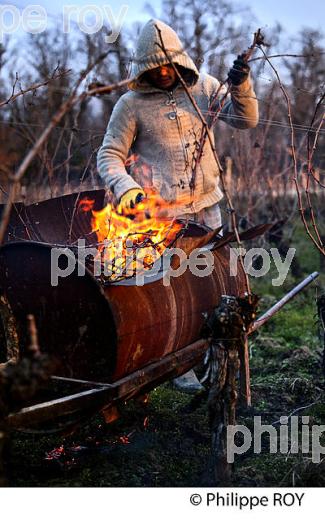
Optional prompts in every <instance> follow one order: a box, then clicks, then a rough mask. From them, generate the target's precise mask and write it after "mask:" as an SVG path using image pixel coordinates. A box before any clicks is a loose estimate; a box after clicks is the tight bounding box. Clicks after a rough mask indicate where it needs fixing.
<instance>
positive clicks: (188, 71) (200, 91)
mask: <svg viewBox="0 0 325 520" xmlns="http://www.w3.org/2000/svg"><path fill="white" fill-rule="evenodd" d="M157 28H158V29H159V31H160V34H161V37H162V40H163V42H164V46H165V48H166V50H167V53H168V56H169V57H170V58H171V59H172V61H173V63H174V65H175V66H176V67H177V69H178V71H179V73H180V74H181V76H182V78H183V79H184V81H185V83H186V84H187V87H188V88H189V90H190V92H191V94H192V96H193V97H194V99H195V101H196V103H197V105H198V107H199V108H200V110H201V112H202V114H203V115H206V114H207V113H208V110H209V105H210V102H211V100H212V98H213V97H214V96H215V95H216V93H217V92H218V90H219V88H220V82H219V81H218V80H217V79H216V78H214V77H212V76H210V75H209V74H205V73H199V72H198V70H197V68H196V66H195V64H194V62H193V61H192V59H191V58H190V57H189V56H188V54H187V53H186V52H185V51H184V49H183V47H182V44H181V42H180V40H179V38H178V36H177V34H176V33H175V31H174V30H173V29H172V28H171V27H169V26H168V25H166V24H165V23H163V22H161V21H159V20H154V19H152V20H149V21H148V22H147V24H146V25H145V26H144V27H143V29H142V31H141V33H140V36H139V39H138V43H137V47H136V53H135V59H134V62H133V69H132V74H131V75H132V78H133V80H132V81H130V83H129V85H128V86H129V91H128V92H127V93H126V94H124V95H122V96H121V97H120V99H119V100H118V102H117V103H116V105H115V107H114V110H113V112H112V114H111V117H110V120H109V122H108V126H107V131H106V134H105V137H104V141H103V144H102V146H101V148H100V150H99V152H98V157H97V165H98V171H99V174H100V176H101V177H102V179H103V180H104V183H105V186H106V187H107V188H108V189H109V190H110V192H111V193H112V194H113V195H114V198H115V201H116V202H117V203H118V204H119V208H120V210H122V211H123V212H127V210H128V209H129V208H130V207H134V205H135V204H136V203H137V202H138V201H140V200H141V198H142V197H143V196H145V192H146V190H148V189H150V190H151V192H152V190H153V191H154V192H156V193H157V194H159V195H160V197H162V199H164V200H165V201H167V202H168V203H171V205H172V206H173V203H175V205H174V209H173V214H171V215H170V216H171V217H184V216H186V217H188V218H192V219H194V220H197V221H199V222H201V223H204V224H206V225H207V226H209V227H211V228H212V229H216V228H218V227H219V226H220V225H221V216H220V209H219V201H220V200H221V198H222V197H223V194H222V191H221V190H220V188H219V168H218V164H217V162H216V160H215V157H214V154H213V151H212V148H211V145H210V143H209V140H208V139H206V141H205V145H204V148H203V153H202V156H201V159H200V161H199V162H198V164H197V166H196V168H195V186H194V189H193V156H194V154H195V153H196V152H197V144H198V141H199V140H200V135H201V132H202V121H201V119H200V117H199V115H198V113H197V111H196V110H195V108H194V107H193V104H192V103H191V101H190V99H189V97H188V95H187V93H186V91H185V89H184V87H183V85H182V84H181V82H180V81H179V79H178V77H177V74H176V73H175V71H174V69H173V67H172V65H171V64H170V62H169V60H168V58H167V57H166V55H165V53H164V52H163V50H162V49H161V47H160V46H159V44H160V41H161V40H160V35H159V32H158V30H157ZM238 58H239V59H237V60H236V61H235V62H234V66H233V68H232V69H231V70H230V72H229V75H228V77H229V78H230V80H231V89H230V90H231V93H230V96H229V100H227V101H226V103H225V104H224V106H223V107H222V109H221V112H220V114H219V119H221V120H222V121H225V122H226V123H228V124H229V125H231V126H233V127H234V128H240V129H247V128H254V127H255V126H256V125H257V123H258V104H257V100H256V95H255V93H254V90H253V86H252V82H251V78H250V75H249V67H248V66H247V65H246V64H245V63H244V62H243V60H242V59H241V57H238ZM226 88H227V87H226V86H222V88H221V89H220V91H219V93H218V97H219V98H220V99H221V98H222V97H223V96H224V94H225V91H226ZM211 135H212V139H213V140H214V135H213V133H211ZM215 135H216V137H217V135H218V134H217V132H215ZM191 181H192V183H191Z"/></svg>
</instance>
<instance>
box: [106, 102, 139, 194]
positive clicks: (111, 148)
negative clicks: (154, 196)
mask: <svg viewBox="0 0 325 520" xmlns="http://www.w3.org/2000/svg"><path fill="white" fill-rule="evenodd" d="M135 136H136V121H135V117H134V115H133V113H132V111H131V110H130V109H129V107H128V105H127V102H126V100H125V99H123V96H122V97H121V98H120V99H119V100H118V102H117V103H116V105H115V107H114V109H113V112H112V114H111V117H110V120H109V122H108V126H107V130H106V134H105V137H104V140H103V144H102V146H101V147H100V149H99V151H98V155H97V168H98V172H99V175H100V176H101V177H102V179H103V181H104V183H105V186H106V187H107V188H109V189H110V190H111V192H112V193H113V194H114V196H115V197H116V198H117V200H120V198H121V197H122V195H124V193H126V192H127V191H129V190H131V189H133V188H138V189H141V186H139V184H137V183H136V182H135V181H134V180H133V179H132V177H131V176H130V175H129V174H128V172H127V171H126V169H125V162H126V159H127V157H128V154H129V150H130V148H131V145H132V143H133V140H134V138H135Z"/></svg>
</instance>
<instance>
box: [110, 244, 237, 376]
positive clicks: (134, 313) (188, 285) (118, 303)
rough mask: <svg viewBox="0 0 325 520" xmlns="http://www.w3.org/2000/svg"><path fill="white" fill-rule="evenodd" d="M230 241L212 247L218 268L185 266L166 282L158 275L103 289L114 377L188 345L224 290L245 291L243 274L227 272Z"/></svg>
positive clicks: (198, 334) (227, 292)
mask: <svg viewBox="0 0 325 520" xmlns="http://www.w3.org/2000/svg"><path fill="white" fill-rule="evenodd" d="M229 251H230V247H229V246H224V247H222V248H220V249H217V250H216V251H214V252H213V255H214V270H213V272H212V273H211V274H210V275H208V276H205V277H198V276H196V275H195V274H192V273H191V271H190V270H189V269H186V271H185V272H184V274H182V275H181V276H179V277H177V278H171V284H170V285H169V286H164V284H163V280H162V279H161V280H158V281H155V282H152V283H149V284H147V285H144V286H142V287H141V286H136V285H134V286H124V285H112V286H108V287H106V288H105V289H104V292H105V297H106V298H107V300H108V301H109V303H110V306H111V309H112V313H113V316H114V319H115V325H116V332H117V338H118V339H117V341H118V343H117V362H116V369H115V372H114V375H113V379H114V380H116V379H118V378H120V377H122V376H123V375H125V374H128V373H131V372H133V371H134V370H138V369H139V368H141V367H143V366H145V365H147V364H149V363H151V362H153V361H155V360H158V359H161V358H162V357H164V356H166V355H167V354H170V353H171V352H174V351H176V350H179V349H181V348H182V347H185V346H186V345H189V344H191V343H193V342H194V341H196V340H197V339H198V338H199V337H200V331H201V328H202V325H203V323H204V320H205V317H204V315H205V313H208V314H209V313H210V312H211V311H212V310H213V308H214V307H215V306H217V305H218V303H219V301H220V298H221V296H222V295H223V294H227V295H234V296H236V295H244V293H245V283H244V275H243V273H242V271H241V270H240V269H238V274H237V276H230V273H229V254H230V253H229Z"/></svg>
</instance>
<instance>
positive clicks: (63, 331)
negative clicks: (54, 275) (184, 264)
mask: <svg viewBox="0 0 325 520" xmlns="http://www.w3.org/2000/svg"><path fill="white" fill-rule="evenodd" d="M67 222H68V221H67ZM82 231H83V232H84V228H82ZM65 232H66V230H65ZM191 233H192V235H193V236H194V238H191ZM59 235H60V233H59V232H57V231H56V238H57V241H58V242H61V243H62V240H60V236H59ZM204 235H207V229H206V228H204V226H199V225H193V226H192V228H191V230H190V233H189V234H188V236H187V238H184V239H180V241H179V242H178V244H177V246H178V247H181V248H182V247H184V249H186V250H187V251H188V250H189V245H188V240H189V239H190V240H192V243H191V247H190V249H193V248H194V246H195V244H196V243H200V244H202V237H204ZM197 236H199V237H200V240H199V241H198V242H196V237H197ZM186 240H187V242H186ZM53 247H54V246H53V245H51V244H49V243H46V244H44V243H38V242H34V241H23V240H22V241H18V242H17V241H16V242H8V243H7V244H5V245H4V246H2V247H1V249H0V291H1V299H2V302H3V305H6V306H7V307H8V309H10V313H11V314H12V317H13V318H14V321H15V323H16V327H17V335H18V337H19V348H20V352H21V353H24V351H25V349H26V346H27V344H28V333H27V320H26V317H27V315H28V314H33V315H34V316H35V319H36V324H37V328H38V333H39V343H40V346H41V349H42V351H44V352H48V353H49V354H51V355H53V356H55V357H56V359H57V360H58V361H59V363H60V368H59V369H58V371H57V373H56V375H61V376H66V377H74V378H82V379H87V380H96V381H104V382H113V381H116V380H118V379H120V378H122V377H123V376H126V375H128V374H130V373H132V372H134V371H136V370H138V369H140V368H143V367H145V366H147V365H148V364H150V363H152V362H154V361H157V360H159V359H162V358H163V357H164V356H166V355H168V354H170V353H172V352H175V351H178V350H180V349H182V348H183V347H185V346H187V345H189V344H192V343H194V342H195V341H196V340H198V339H199V338H200V332H201V328H202V325H203V323H204V321H205V317H206V316H207V315H208V314H210V313H211V311H212V310H213V308H214V307H215V306H217V305H218V303H219V301H220V298H221V296H222V295H224V294H227V295H243V294H244V292H245V283H244V276H243V273H242V271H241V270H240V267H239V268H238V274H237V275H236V276H230V272H229V256H230V247H229V245H225V246H222V247H220V248H217V249H215V250H214V251H212V253H213V257H214V269H213V271H212V273H211V274H209V275H208V276H204V277H198V276H196V275H195V274H193V273H192V272H191V271H190V270H189V269H187V270H186V271H185V272H184V273H183V274H182V275H181V276H179V277H172V278H170V284H169V285H166V284H165V283H164V278H163V277H160V278H159V277H158V279H155V280H153V281H147V282H145V284H144V285H143V286H138V285H136V284H135V283H134V281H133V280H131V281H129V282H127V284H125V283H123V282H122V283H116V284H109V285H103V284H101V283H100V282H99V281H98V280H97V279H96V278H95V277H94V276H93V274H92V273H91V272H90V271H89V270H86V273H85V274H84V275H83V276H78V269H77V265H78V263H77V262H76V266H75V269H74V271H73V272H72V274H70V275H69V276H68V277H66V278H61V279H59V283H58V285H57V286H56V287H53V286H52V285H51V251H52V249H53ZM2 321H3V323H2V326H1V329H2V331H1V335H2V337H3V338H5V337H6V320H5V319H3V320H2ZM0 348H1V352H0V362H4V361H5V359H6V356H7V352H6V346H5V342H2V347H0Z"/></svg>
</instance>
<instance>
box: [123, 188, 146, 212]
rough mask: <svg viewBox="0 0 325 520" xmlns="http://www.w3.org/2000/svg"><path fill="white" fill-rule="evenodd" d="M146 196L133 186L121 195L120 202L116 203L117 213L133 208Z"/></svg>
mask: <svg viewBox="0 0 325 520" xmlns="http://www.w3.org/2000/svg"><path fill="white" fill-rule="evenodd" d="M145 196H146V194H145V192H144V191H142V190H138V189H137V188H133V189H132V190H129V191H127V192H126V193H124V195H122V197H121V200H120V203H119V205H118V211H119V213H125V212H127V211H128V210H130V209H134V208H135V206H136V204H139V202H141V201H142V199H144V198H145Z"/></svg>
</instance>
